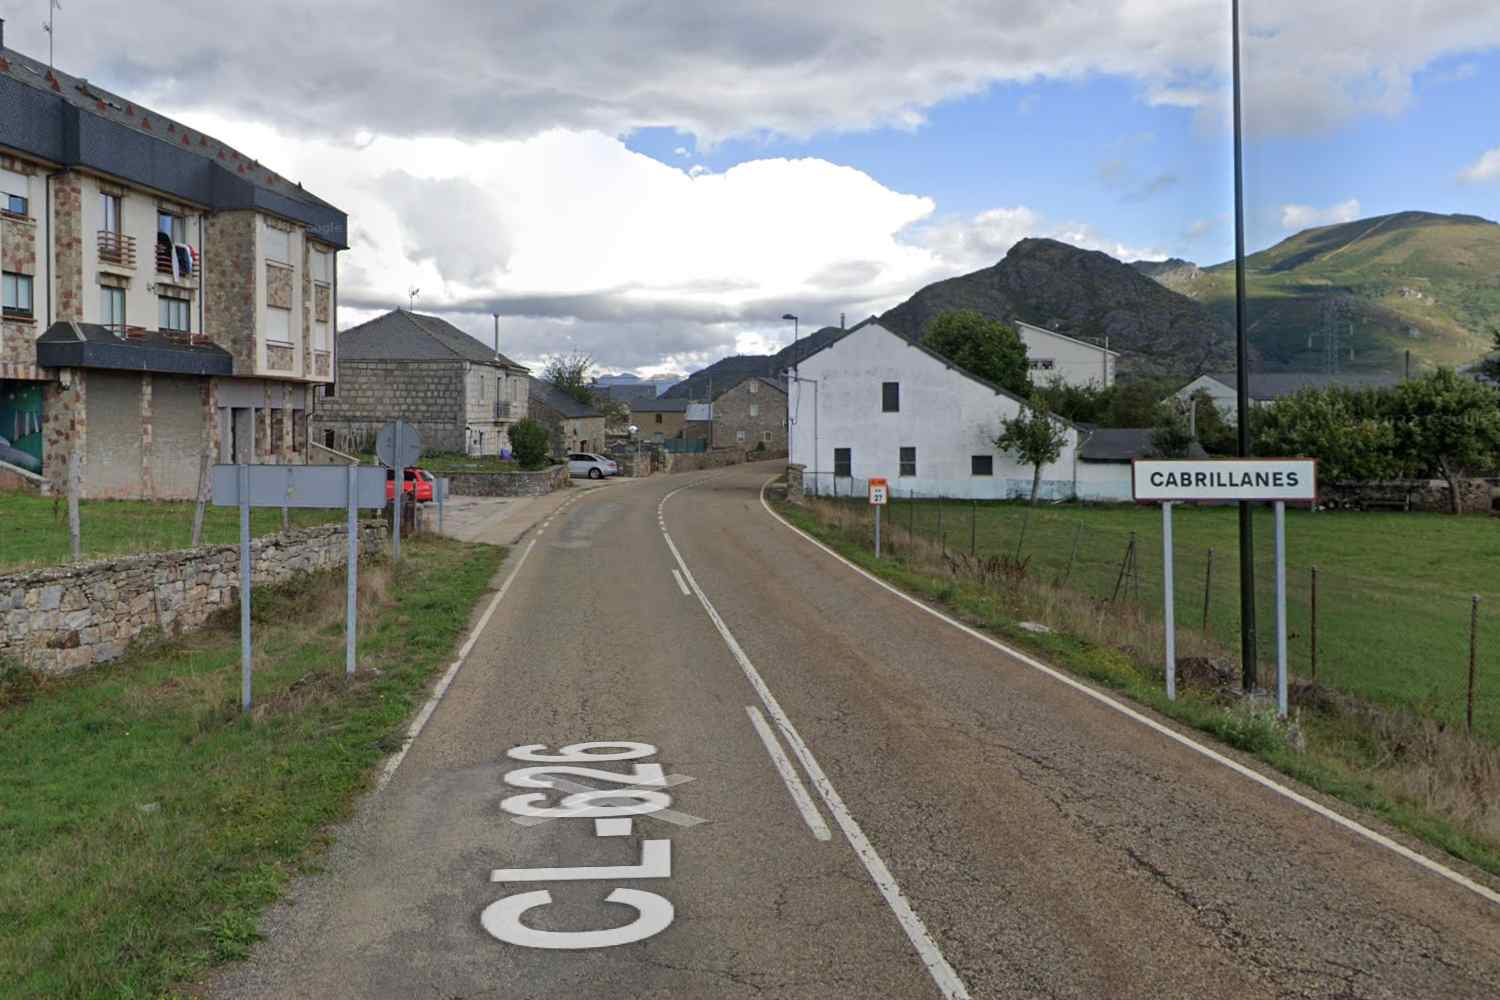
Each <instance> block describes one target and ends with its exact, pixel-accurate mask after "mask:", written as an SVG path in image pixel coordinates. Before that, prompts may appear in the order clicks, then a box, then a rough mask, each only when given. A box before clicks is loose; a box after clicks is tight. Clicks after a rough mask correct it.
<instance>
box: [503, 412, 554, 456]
mask: <svg viewBox="0 0 1500 1000" xmlns="http://www.w3.org/2000/svg"><path fill="white" fill-rule="evenodd" d="M548 437H549V435H548V434H547V428H546V427H545V426H543V424H542V423H541V422H540V421H538V420H532V419H531V418H530V417H526V418H524V419H522V420H517V421H516V422H515V423H514V424H512V425H511V427H510V447H511V451H513V452H514V453H515V456H516V461H517V462H519V463H520V465H521V468H523V469H540V468H541V467H542V466H544V465H546V464H547V445H548Z"/></svg>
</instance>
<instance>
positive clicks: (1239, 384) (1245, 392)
mask: <svg viewBox="0 0 1500 1000" xmlns="http://www.w3.org/2000/svg"><path fill="white" fill-rule="evenodd" d="M1231 21H1232V28H1233V31H1234V44H1233V57H1234V331H1235V364H1236V377H1235V391H1236V394H1237V395H1238V397H1239V398H1238V399H1237V400H1236V401H1235V416H1236V418H1237V419H1238V421H1239V428H1238V430H1239V455H1240V458H1249V457H1250V369H1249V361H1250V348H1249V342H1248V331H1247V330H1246V329H1245V174H1244V146H1243V138H1242V123H1241V111H1240V0H1233V7H1232V13H1231ZM1239 515H1240V674H1241V683H1242V684H1243V686H1244V689H1245V690H1246V691H1254V690H1255V684H1256V662H1255V658H1256V649H1255V647H1256V642H1255V540H1254V537H1253V535H1252V531H1253V530H1254V529H1253V526H1252V522H1251V519H1250V515H1251V509H1250V504H1249V502H1248V501H1245V500H1241V501H1240V510H1239Z"/></svg>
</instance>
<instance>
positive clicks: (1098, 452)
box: [1078, 427, 1208, 462]
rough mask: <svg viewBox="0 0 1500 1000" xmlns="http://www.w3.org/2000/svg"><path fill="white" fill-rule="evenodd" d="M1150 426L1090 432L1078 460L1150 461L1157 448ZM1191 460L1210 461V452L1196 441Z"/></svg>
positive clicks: (1080, 449)
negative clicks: (1138, 459) (1153, 443)
mask: <svg viewBox="0 0 1500 1000" xmlns="http://www.w3.org/2000/svg"><path fill="white" fill-rule="evenodd" d="M1151 434H1152V428H1150V427H1099V428H1095V429H1094V430H1092V431H1090V432H1089V433H1088V437H1087V438H1086V439H1085V440H1084V442H1083V447H1081V448H1079V449H1078V457H1079V459H1080V460H1081V461H1084V462H1129V461H1131V460H1132V459H1136V458H1151V457H1153V456H1154V455H1155V453H1156V449H1155V447H1154V446H1153V445H1152V444H1151ZM1188 457H1189V458H1207V457H1208V452H1206V451H1204V450H1203V446H1202V445H1200V444H1198V443H1197V442H1196V441H1195V442H1193V445H1192V447H1191V448H1190V449H1188Z"/></svg>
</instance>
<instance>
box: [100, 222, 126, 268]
mask: <svg viewBox="0 0 1500 1000" xmlns="http://www.w3.org/2000/svg"><path fill="white" fill-rule="evenodd" d="M99 263H101V264H108V265H110V266H112V267H119V268H124V269H125V270H128V271H133V270H135V237H134V236H126V235H125V234H124V233H117V232H115V231H114V230H111V229H101V230H99Z"/></svg>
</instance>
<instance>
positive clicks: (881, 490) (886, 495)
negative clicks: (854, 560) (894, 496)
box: [870, 478, 891, 559]
mask: <svg viewBox="0 0 1500 1000" xmlns="http://www.w3.org/2000/svg"><path fill="white" fill-rule="evenodd" d="M890 499H891V490H890V486H889V485H888V484H887V483H886V481H885V480H884V479H880V478H875V479H871V480H870V506H872V507H874V508H875V558H876V559H879V558H880V508H882V507H884V506H885V505H886V504H887V503H889V502H890Z"/></svg>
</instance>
